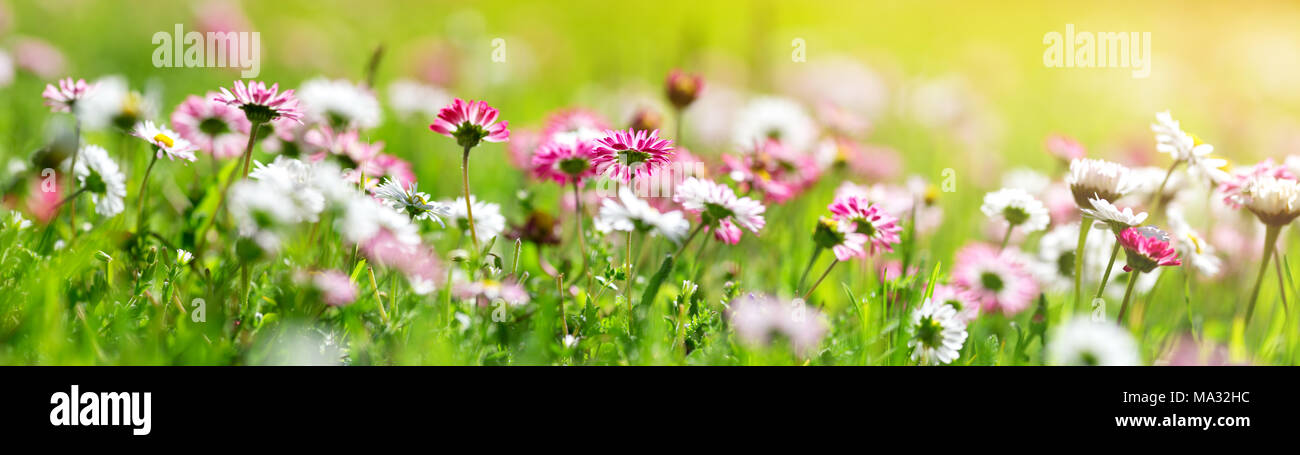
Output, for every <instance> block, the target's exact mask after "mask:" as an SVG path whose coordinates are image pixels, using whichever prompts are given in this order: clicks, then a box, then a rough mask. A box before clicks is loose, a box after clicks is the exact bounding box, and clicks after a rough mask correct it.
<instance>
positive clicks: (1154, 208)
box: [1147, 161, 1182, 216]
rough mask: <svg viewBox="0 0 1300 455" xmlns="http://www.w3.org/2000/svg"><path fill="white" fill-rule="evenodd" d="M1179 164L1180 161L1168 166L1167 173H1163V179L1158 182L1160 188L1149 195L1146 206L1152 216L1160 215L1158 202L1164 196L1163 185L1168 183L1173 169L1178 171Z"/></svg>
mask: <svg viewBox="0 0 1300 455" xmlns="http://www.w3.org/2000/svg"><path fill="white" fill-rule="evenodd" d="M1181 163H1182V161H1174V164H1170V165H1169V172H1165V179H1164V180H1161V181H1160V188H1157V189H1156V192H1155V193H1152V194H1151V202H1149V203H1147V206H1149V207H1151V214H1152V215H1156V216H1158V215H1159V214H1160V210H1159V209H1160V201H1161V199H1163V198H1162V197H1161V196H1164V194H1165V185H1166V184H1168V183H1169V177H1172V176H1173V175H1174V169H1178V165H1179V164H1181Z"/></svg>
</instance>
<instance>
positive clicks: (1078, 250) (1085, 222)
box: [1074, 215, 1092, 310]
mask: <svg viewBox="0 0 1300 455" xmlns="http://www.w3.org/2000/svg"><path fill="white" fill-rule="evenodd" d="M1089 229H1092V217H1089V216H1088V215H1083V217H1082V218H1081V219H1080V220H1079V244H1078V246H1076V247H1075V248H1074V309H1075V310H1078V309H1079V308H1080V307H1082V305H1083V247H1084V245H1085V244H1086V243H1087V242H1088V230H1089Z"/></svg>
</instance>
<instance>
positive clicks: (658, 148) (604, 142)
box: [592, 128, 673, 183]
mask: <svg viewBox="0 0 1300 455" xmlns="http://www.w3.org/2000/svg"><path fill="white" fill-rule="evenodd" d="M595 153H596V157H595V158H594V159H593V160H592V162H593V163H594V164H595V165H596V168H597V172H599V173H602V174H605V173H608V174H609V175H610V176H611V177H613V178H617V179H619V180H621V181H622V182H624V183H628V182H631V181H632V179H633V178H635V177H642V176H646V177H648V176H650V175H653V174H654V172H655V171H657V170H658V169H659V168H660V167H661V166H663V165H665V164H668V163H669V162H671V161H672V157H673V141H670V140H668V139H661V138H659V130H653V131H646V130H640V131H637V130H634V129H631V128H628V129H627V131H613V130H607V131H605V137H603V138H600V139H597V140H596V150H595Z"/></svg>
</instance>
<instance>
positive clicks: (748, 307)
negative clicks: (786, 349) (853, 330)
mask: <svg viewBox="0 0 1300 455" xmlns="http://www.w3.org/2000/svg"><path fill="white" fill-rule="evenodd" d="M727 316H728V320H729V321H730V322H731V328H732V330H734V331H735V333H736V337H737V338H739V339H740V342H741V343H743V344H745V345H747V346H750V347H754V348H765V347H770V346H772V345H773V344H775V343H777V342H778V340H784V341H785V342H786V343H788V344H789V346H790V348H791V349H792V350H793V351H794V353H795V355H797V356H800V357H806V356H808V355H810V354H812V351H813V350H815V349H816V348H817V347H818V346H819V345H820V344H821V340H822V338H824V337H825V336H826V332H827V330H828V327H827V323H826V319H825V317H823V316H822V314H821V312H820V311H817V309H816V308H814V307H811V306H808V305H807V304H805V303H804V302H803V301H802V300H798V299H796V300H794V301H790V300H783V299H777V298H775V297H770V296H766V295H762V294H752V293H751V294H745V295H742V296H740V297H737V298H736V299H735V300H732V301H731V303H730V304H729V305H728V309H727Z"/></svg>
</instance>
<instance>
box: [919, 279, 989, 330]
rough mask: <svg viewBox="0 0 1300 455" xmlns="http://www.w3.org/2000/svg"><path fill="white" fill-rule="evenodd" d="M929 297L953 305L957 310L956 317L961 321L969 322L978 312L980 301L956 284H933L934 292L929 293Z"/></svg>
mask: <svg viewBox="0 0 1300 455" xmlns="http://www.w3.org/2000/svg"><path fill="white" fill-rule="evenodd" d="M930 299H932V300H934V301H935V302H939V303H941V304H945V305H948V306H951V307H953V309H955V310H957V318H959V319H961V320H962V322H965V323H967V324H969V323H970V322H971V321H974V320H975V317H976V316H979V313H980V303H979V301H978V300H976V299H975V298H974V296H973V294H972V293H970V292H967V291H966V290H965V289H962V288H959V287H957V286H951V285H947V284H936V285H934V292H933V293H932V294H930Z"/></svg>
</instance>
